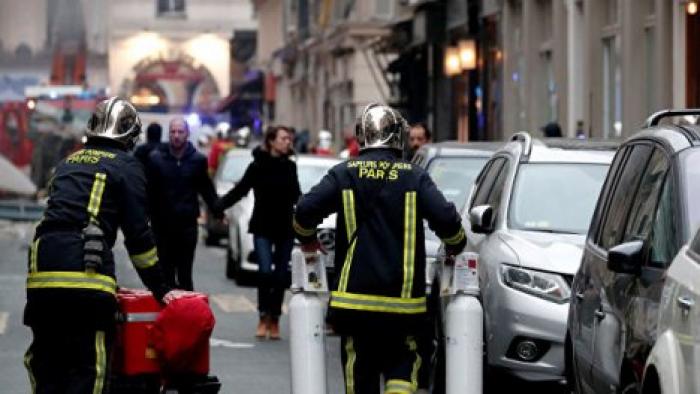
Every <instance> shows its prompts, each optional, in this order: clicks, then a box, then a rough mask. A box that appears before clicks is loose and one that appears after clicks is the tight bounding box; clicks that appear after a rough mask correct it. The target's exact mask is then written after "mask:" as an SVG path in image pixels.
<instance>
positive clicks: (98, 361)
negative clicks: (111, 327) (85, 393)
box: [92, 331, 107, 394]
mask: <svg viewBox="0 0 700 394" xmlns="http://www.w3.org/2000/svg"><path fill="white" fill-rule="evenodd" d="M106 369H107V355H106V354H105V333H104V331H97V332H96V333H95V385H94V386H93V389H92V394H102V389H103V388H104V384H105V376H106Z"/></svg>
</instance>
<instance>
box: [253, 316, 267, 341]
mask: <svg viewBox="0 0 700 394" xmlns="http://www.w3.org/2000/svg"><path fill="white" fill-rule="evenodd" d="M269 330H270V319H269V318H268V317H260V321H258V328H257V329H256V330H255V337H256V338H260V339H262V338H265V337H267V332H268V331H269Z"/></svg>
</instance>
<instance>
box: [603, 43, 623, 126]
mask: <svg viewBox="0 0 700 394" xmlns="http://www.w3.org/2000/svg"><path fill="white" fill-rule="evenodd" d="M621 135H622V72H621V70H620V38H619V37H618V36H617V35H613V36H610V37H606V38H604V39H603V137H604V138H617V137H620V136H621Z"/></svg>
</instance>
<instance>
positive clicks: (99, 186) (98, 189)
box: [87, 172, 107, 217]
mask: <svg viewBox="0 0 700 394" xmlns="http://www.w3.org/2000/svg"><path fill="white" fill-rule="evenodd" d="M106 179H107V174H105V173H103V172H97V173H95V181H94V182H93V183H92V191H90V202H89V203H88V208H87V210H88V213H89V214H90V216H92V217H97V214H98V213H100V204H102V193H104V191H105V180H106Z"/></svg>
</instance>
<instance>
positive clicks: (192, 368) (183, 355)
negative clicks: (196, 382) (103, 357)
mask: <svg viewBox="0 0 700 394" xmlns="http://www.w3.org/2000/svg"><path fill="white" fill-rule="evenodd" d="M117 301H118V303H119V310H120V314H121V320H122V324H119V325H118V327H117V333H116V341H115V346H116V349H115V352H114V355H115V360H114V371H115V373H117V374H120V375H124V376H134V375H142V374H163V373H165V374H168V373H174V372H176V373H186V374H193V375H196V374H202V375H206V374H207V373H208V372H209V337H210V335H211V332H212V330H213V328H214V323H215V321H214V315H213V313H212V312H211V309H210V308H209V305H208V298H207V296H206V295H205V294H202V293H195V294H194V295H193V296H190V297H186V298H181V299H177V300H175V301H173V302H171V303H170V304H169V305H167V306H165V307H164V308H163V307H162V305H161V304H160V303H159V302H158V301H156V299H155V298H154V297H153V295H152V294H151V292H150V291H146V290H126V289H121V290H120V291H119V292H118V293H117Z"/></svg>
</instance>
